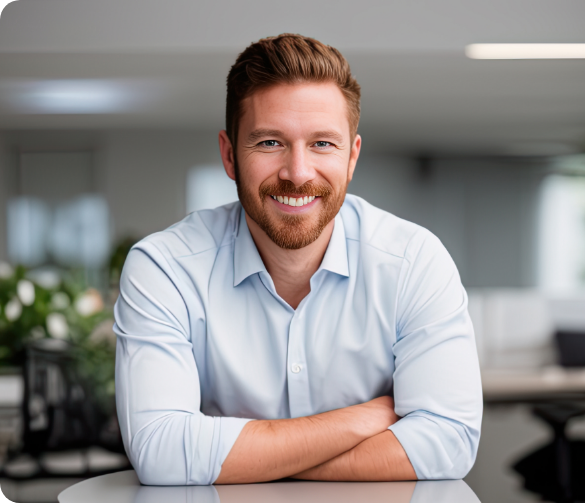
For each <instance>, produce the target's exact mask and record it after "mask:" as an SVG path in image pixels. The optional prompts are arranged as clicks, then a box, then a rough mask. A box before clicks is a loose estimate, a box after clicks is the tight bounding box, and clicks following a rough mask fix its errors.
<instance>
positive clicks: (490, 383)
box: [481, 365, 585, 403]
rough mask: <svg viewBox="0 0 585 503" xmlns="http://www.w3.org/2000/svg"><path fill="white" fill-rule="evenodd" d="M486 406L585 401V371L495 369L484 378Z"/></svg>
mask: <svg viewBox="0 0 585 503" xmlns="http://www.w3.org/2000/svg"><path fill="white" fill-rule="evenodd" d="M481 381H482V387H483V397H484V400H485V401H486V402H488V403H489V402H534V401H541V400H550V399H553V400H556V401H558V400H567V399H568V400H575V399H576V400H583V399H585V369H583V368H564V367H560V366H557V365H551V366H549V367H542V368H528V369H517V370H516V369H501V370H500V369H498V370H496V369H493V370H484V371H482V374H481Z"/></svg>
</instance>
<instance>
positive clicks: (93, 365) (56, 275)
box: [0, 262, 115, 408]
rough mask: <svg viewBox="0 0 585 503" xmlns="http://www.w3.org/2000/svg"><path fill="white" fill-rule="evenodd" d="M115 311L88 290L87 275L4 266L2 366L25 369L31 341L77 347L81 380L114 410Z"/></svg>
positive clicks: (0, 266) (0, 273)
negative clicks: (57, 341)
mask: <svg viewBox="0 0 585 503" xmlns="http://www.w3.org/2000/svg"><path fill="white" fill-rule="evenodd" d="M112 325H113V316H112V312H111V309H109V308H107V307H106V306H105V305H104V301H103V298H102V295H101V294H100V293H99V292H98V291H97V290H95V289H93V288H87V285H86V284H85V282H84V280H83V274H82V272H81V271H60V272H56V271H51V270H45V271H27V269H26V268H24V267H22V266H17V267H15V268H13V267H11V266H10V265H9V264H6V263H3V262H0V366H21V365H22V364H23V362H24V357H25V348H26V345H27V343H28V342H29V341H32V340H36V339H42V338H54V339H62V340H66V341H67V342H69V343H70V344H71V353H72V355H73V356H74V358H75V362H76V366H77V370H78V373H79V375H80V376H81V377H82V378H83V379H84V380H85V381H87V382H89V383H91V385H92V391H93V392H94V394H95V398H96V399H97V400H98V401H99V402H100V403H101V405H102V406H103V407H106V408H111V406H112V404H113V401H112V399H111V398H112V397H113V395H114V362H115V335H114V333H113V331H112Z"/></svg>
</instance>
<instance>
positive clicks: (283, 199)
mask: <svg viewBox="0 0 585 503" xmlns="http://www.w3.org/2000/svg"><path fill="white" fill-rule="evenodd" d="M270 197H271V198H272V199H274V200H275V201H278V202H279V203H282V204H288V205H289V206H304V205H305V204H309V203H311V202H313V201H314V200H315V197H317V196H304V197H288V196H272V195H271V196H270Z"/></svg>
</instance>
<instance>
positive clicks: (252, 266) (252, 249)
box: [234, 208, 266, 286]
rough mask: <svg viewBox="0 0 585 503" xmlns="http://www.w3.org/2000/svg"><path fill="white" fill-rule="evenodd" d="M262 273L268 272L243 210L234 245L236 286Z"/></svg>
mask: <svg viewBox="0 0 585 503" xmlns="http://www.w3.org/2000/svg"><path fill="white" fill-rule="evenodd" d="M262 271H266V267H265V266H264V262H262V257H260V254H259V253H258V248H256V243H254V240H253V239H252V235H251V234H250V229H248V223H247V222H246V212H245V211H244V208H241V209H240V225H239V226H238V234H237V236H236V239H235V244H234V286H238V285H239V284H240V283H241V282H242V281H244V280H245V279H246V278H247V277H249V276H252V274H256V273H257V272H262Z"/></svg>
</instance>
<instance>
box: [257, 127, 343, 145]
mask: <svg viewBox="0 0 585 503" xmlns="http://www.w3.org/2000/svg"><path fill="white" fill-rule="evenodd" d="M267 136H277V137H283V136H284V134H283V133H282V131H279V130H278V129H255V130H254V131H252V132H251V133H250V134H249V135H248V141H249V142H255V141H258V140H259V139H261V138H266V137H267ZM311 137H313V138H331V139H332V140H335V141H336V142H337V143H343V136H341V135H340V134H339V133H338V132H337V131H315V132H314V133H312V134H311Z"/></svg>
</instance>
